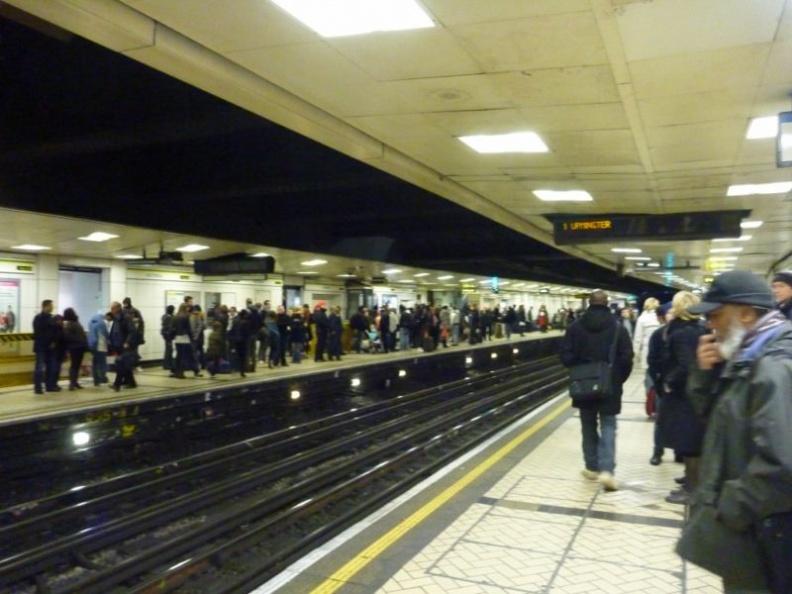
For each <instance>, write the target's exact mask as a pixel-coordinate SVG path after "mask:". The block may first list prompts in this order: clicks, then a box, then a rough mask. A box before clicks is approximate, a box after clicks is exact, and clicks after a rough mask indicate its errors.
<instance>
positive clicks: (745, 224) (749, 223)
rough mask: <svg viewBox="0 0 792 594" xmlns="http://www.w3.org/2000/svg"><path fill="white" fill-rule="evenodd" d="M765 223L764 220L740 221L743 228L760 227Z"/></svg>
mask: <svg viewBox="0 0 792 594" xmlns="http://www.w3.org/2000/svg"><path fill="white" fill-rule="evenodd" d="M763 223H764V221H743V222H742V223H740V227H741V228H743V229H758V228H759V227H761V226H762V224H763Z"/></svg>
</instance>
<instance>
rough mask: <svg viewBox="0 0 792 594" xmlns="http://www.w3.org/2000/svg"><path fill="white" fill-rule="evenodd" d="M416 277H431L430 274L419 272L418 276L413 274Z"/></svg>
mask: <svg viewBox="0 0 792 594" xmlns="http://www.w3.org/2000/svg"><path fill="white" fill-rule="evenodd" d="M413 276H414V277H418V278H419V277H422V276H429V273H428V272H419V273H418V274H413Z"/></svg>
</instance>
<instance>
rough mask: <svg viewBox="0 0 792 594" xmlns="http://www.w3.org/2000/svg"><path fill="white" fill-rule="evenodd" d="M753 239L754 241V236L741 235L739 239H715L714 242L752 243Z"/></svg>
mask: <svg viewBox="0 0 792 594" xmlns="http://www.w3.org/2000/svg"><path fill="white" fill-rule="evenodd" d="M751 239H753V235H740V236H739V237H719V238H718V239H713V240H712V241H713V242H716V241H750V240H751Z"/></svg>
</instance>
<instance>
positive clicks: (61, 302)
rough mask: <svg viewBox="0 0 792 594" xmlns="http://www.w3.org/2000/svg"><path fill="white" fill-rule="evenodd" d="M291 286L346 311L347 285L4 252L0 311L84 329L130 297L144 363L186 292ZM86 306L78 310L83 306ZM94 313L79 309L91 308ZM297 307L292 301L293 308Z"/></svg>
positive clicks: (233, 299)
mask: <svg viewBox="0 0 792 594" xmlns="http://www.w3.org/2000/svg"><path fill="white" fill-rule="evenodd" d="M83 269H84V270H86V271H92V273H93V274H96V273H97V272H96V271H97V270H98V274H99V275H100V276H101V282H100V284H99V289H98V294H97V293H96V292H95V291H96V288H95V287H94V285H93V284H91V285H90V286H91V287H92V289H91V291H92V294H91V295H90V296H89V297H88V298H87V299H78V298H77V296H73V295H70V293H69V291H70V290H74V289H73V288H74V287H79V286H84V285H83V284H81V283H80V282H76V281H75V279H74V277H75V271H77V272H79V271H80V270H83ZM284 280H285V281H286V286H288V288H289V289H291V290H292V292H293V293H294V292H295V291H296V292H297V294H298V295H300V297H301V299H302V303H307V304H308V305H309V306H310V308H311V309H312V310H313V308H314V306H315V305H316V304H317V303H318V302H320V301H323V302H325V304H326V305H327V306H328V307H332V306H334V305H339V306H341V308H342V312H345V311H346V306H347V303H346V298H347V291H346V288H345V286H344V284H343V282H341V281H339V282H338V283H333V282H328V283H317V282H311V281H310V280H305V279H304V278H303V277H292V276H288V277H284V276H282V275H277V274H272V275H269V277H268V278H267V279H266V280H218V279H215V278H212V279H206V278H204V277H202V276H200V275H196V274H195V273H194V272H192V270H190V269H185V268H183V267H166V266H154V267H135V265H134V262H131V263H128V262H125V261H122V260H110V259H99V258H97V259H90V258H73V257H66V256H53V255H48V254H37V255H30V256H27V255H20V254H10V253H8V254H3V253H0V285H3V287H2V289H1V290H0V293H1V294H0V297H2V299H5V301H4V302H3V304H0V305H3V307H0V310H2V311H0V314H2V312H4V311H5V303H9V304H13V309H14V311H16V312H18V315H17V320H16V327H15V331H16V332H32V324H33V317H34V316H35V315H36V314H37V313H38V312H39V311H40V309H41V301H42V300H44V299H52V300H54V301H55V311H56V312H57V313H63V310H64V309H65V308H66V307H75V309H76V310H77V314H78V315H79V317H80V321H81V322H82V323H83V325H84V326H86V327H87V325H88V321H89V320H90V318H91V317H92V316H93V315H94V314H96V313H99V312H104V311H107V310H108V309H109V307H110V303H111V302H113V301H119V302H120V301H122V300H123V299H124V297H129V298H130V299H131V300H132V304H133V305H134V306H135V307H137V308H138V309H139V310H140V312H141V314H142V315H143V319H144V320H145V324H146V337H145V338H146V344H145V345H143V346H142V347H141V349H140V354H141V356H142V358H143V359H144V360H146V359H159V358H161V356H162V349H163V344H162V339H161V337H160V320H161V317H162V315H163V314H164V313H165V307H166V306H167V305H169V304H173V305H174V306H177V305H178V304H179V303H181V302H182V301H183V299H184V296H185V295H190V296H192V297H193V299H194V302H195V303H197V304H200V305H201V306H202V307H203V308H204V310H206V309H207V308H208V307H211V306H212V305H213V304H214V303H218V302H219V303H222V304H225V305H228V306H236V307H237V308H241V307H244V306H245V301H246V300H247V299H248V298H250V299H252V300H253V301H254V302H255V303H263V302H264V301H266V300H269V301H270V302H271V303H272V304H273V305H277V304H281V303H282V301H283V295H284V288H285V285H284ZM373 292H374V296H375V303H376V304H377V305H378V306H379V305H384V304H388V305H392V306H395V307H398V306H399V305H405V306H407V307H412V306H414V305H416V304H418V303H426V299H427V295H428V293H427V291H426V290H425V289H424V288H423V287H400V286H391V287H385V286H381V287H379V286H378V287H374V289H373ZM433 297H434V299H433V301H434V303H435V304H436V305H455V306H456V305H459V304H460V303H461V302H462V298H463V295H462V293H461V292H456V291H453V290H448V291H441V292H438V291H435V292H433ZM466 297H467V302H468V303H471V304H473V303H475V304H478V305H480V306H486V307H499V306H502V305H515V306H519V305H523V306H524V307H525V309H526V311H528V310H529V309H530V308H533V314H534V316H535V315H536V312H537V311H538V309H539V306H540V305H542V304H544V305H545V306H546V307H547V309H548V311H549V312H550V313H551V314H552V313H554V312H555V311H557V310H558V309H561V308H570V307H571V308H573V309H576V308H578V307H580V301H579V300H576V299H574V298H572V297H570V296H563V295H548V294H542V295H540V294H535V293H521V292H519V291H501V292H500V293H499V294H492V293H488V292H485V291H481V292H479V293H476V294H475V295H467V296H466ZM80 303H82V304H86V303H87V304H88V305H83V306H79V305H78V304H80ZM91 304H95V308H94V309H95V311H80V309H85V308H92V307H94V306H93V305H91ZM291 305H293V304H292V303H289V306H291Z"/></svg>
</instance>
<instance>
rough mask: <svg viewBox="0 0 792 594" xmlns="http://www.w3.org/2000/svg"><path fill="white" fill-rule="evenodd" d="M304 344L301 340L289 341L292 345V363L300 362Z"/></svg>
mask: <svg viewBox="0 0 792 594" xmlns="http://www.w3.org/2000/svg"><path fill="white" fill-rule="evenodd" d="M304 346H305V345H304V344H303V343H301V342H293V343H291V347H292V351H291V354H292V363H300V362H301V361H302V356H303V347H304Z"/></svg>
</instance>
